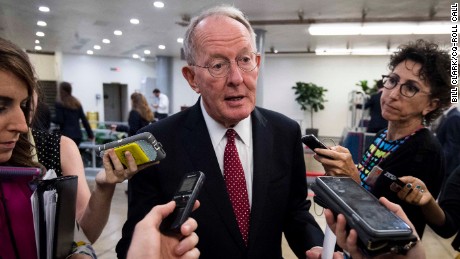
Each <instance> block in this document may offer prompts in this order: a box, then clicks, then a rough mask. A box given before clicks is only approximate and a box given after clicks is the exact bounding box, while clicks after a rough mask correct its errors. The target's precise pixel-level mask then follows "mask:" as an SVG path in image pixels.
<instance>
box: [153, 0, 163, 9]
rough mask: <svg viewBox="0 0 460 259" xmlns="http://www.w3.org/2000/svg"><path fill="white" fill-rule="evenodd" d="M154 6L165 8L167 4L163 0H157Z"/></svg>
mask: <svg viewBox="0 0 460 259" xmlns="http://www.w3.org/2000/svg"><path fill="white" fill-rule="evenodd" d="M153 6H155V7H156V8H163V7H165V4H164V3H163V2H160V1H155V2H153Z"/></svg>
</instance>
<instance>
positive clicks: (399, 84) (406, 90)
mask: <svg viewBox="0 0 460 259" xmlns="http://www.w3.org/2000/svg"><path fill="white" fill-rule="evenodd" d="M389 68H390V71H391V72H390V73H389V75H385V76H383V85H384V89H383V92H382V97H381V98H382V99H381V105H382V116H383V118H385V119H386V120H388V129H386V130H383V131H381V132H379V133H377V134H376V136H375V138H374V140H373V141H372V144H371V145H370V146H369V148H368V149H367V151H366V152H365V153H364V155H363V157H362V160H361V161H360V163H359V164H358V166H355V164H354V163H353V160H352V157H351V154H350V152H349V151H348V149H346V148H344V147H341V146H336V147H332V150H325V149H316V150H315V151H317V153H318V154H320V155H324V156H328V157H330V158H332V159H328V158H325V157H324V156H318V155H315V159H316V160H318V161H319V162H321V163H322V165H323V167H324V169H325V171H326V172H327V173H328V174H331V175H342V176H350V177H352V178H353V179H355V181H357V182H359V183H361V184H362V185H363V186H364V187H365V188H366V189H368V190H369V191H371V192H372V193H373V194H374V195H376V196H377V197H381V196H384V197H386V198H388V199H389V200H390V201H392V202H394V203H397V204H400V205H401V207H402V208H403V209H404V212H405V213H406V214H407V216H408V217H409V219H410V220H411V222H412V223H413V224H414V226H415V228H416V230H417V232H418V233H419V235H420V236H422V235H423V231H424V229H425V225H426V220H425V219H424V218H423V217H420V215H421V214H422V211H421V208H420V207H419V206H415V205H413V204H409V203H406V202H404V201H402V200H401V199H400V198H399V197H398V195H397V193H396V192H393V191H391V190H390V188H389V184H388V182H385V181H378V180H376V178H374V176H375V175H374V176H373V175H372V174H371V172H372V169H373V168H374V167H375V166H376V165H378V166H379V167H381V168H382V169H384V170H386V171H388V172H390V173H392V174H393V175H395V176H396V177H402V176H405V175H412V176H414V177H417V178H419V179H421V180H422V181H423V182H425V183H426V184H427V188H428V189H429V191H430V192H431V193H432V195H433V197H437V195H438V194H439V192H440V189H441V184H442V181H443V177H444V155H443V152H442V149H441V146H440V144H439V142H438V140H437V139H436V138H435V137H434V136H433V134H432V133H431V132H430V130H429V129H427V128H426V127H425V126H426V125H428V124H429V123H430V122H431V121H433V120H434V119H436V118H437V117H438V116H439V115H440V114H442V112H443V110H445V109H446V108H447V107H448V106H449V105H450V90H451V88H452V85H451V84H450V79H449V78H450V56H449V54H448V53H447V52H446V51H444V50H441V49H440V48H439V47H438V46H437V45H436V44H433V43H430V42H427V41H424V40H418V41H416V42H413V43H409V44H407V45H403V46H401V47H400V48H399V50H398V51H397V52H395V53H394V54H393V55H392V56H391V58H390V64H389ZM374 180H376V181H374ZM412 186H415V185H414V184H412Z"/></svg>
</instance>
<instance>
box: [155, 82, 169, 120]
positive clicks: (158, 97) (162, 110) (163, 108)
mask: <svg viewBox="0 0 460 259" xmlns="http://www.w3.org/2000/svg"><path fill="white" fill-rule="evenodd" d="M153 95H154V96H155V101H154V104H153V105H152V106H153V108H154V109H155V118H157V119H158V120H162V119H164V118H166V117H168V114H169V99H168V96H166V94H162V93H161V92H160V89H158V88H155V89H154V90H153Z"/></svg>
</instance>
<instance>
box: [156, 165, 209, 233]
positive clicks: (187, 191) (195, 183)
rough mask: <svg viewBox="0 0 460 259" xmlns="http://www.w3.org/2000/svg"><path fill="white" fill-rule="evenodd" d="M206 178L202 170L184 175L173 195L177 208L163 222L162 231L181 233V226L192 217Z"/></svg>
mask: <svg viewBox="0 0 460 259" xmlns="http://www.w3.org/2000/svg"><path fill="white" fill-rule="evenodd" d="M204 180H205V176H204V174H203V173H202V172H200V171H197V172H191V173H188V174H186V175H184V177H183V178H182V180H181V183H180V184H179V188H178V189H177V191H176V192H175V193H174V196H173V200H174V201H175V202H176V208H175V209H174V211H173V212H172V213H171V214H170V215H169V216H168V217H166V218H165V219H164V220H163V221H162V222H161V225H160V231H161V232H162V233H163V234H168V235H176V234H179V233H180V227H181V226H182V224H183V223H184V222H185V221H186V220H187V219H188V218H189V217H190V213H191V212H192V209H193V205H194V204H195V201H196V199H197V198H198V194H199V193H200V190H201V187H202V186H203V183H204Z"/></svg>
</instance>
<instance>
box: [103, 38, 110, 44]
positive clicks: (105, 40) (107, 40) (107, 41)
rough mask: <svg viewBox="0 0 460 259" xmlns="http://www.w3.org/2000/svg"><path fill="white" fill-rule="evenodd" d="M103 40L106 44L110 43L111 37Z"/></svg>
mask: <svg viewBox="0 0 460 259" xmlns="http://www.w3.org/2000/svg"><path fill="white" fill-rule="evenodd" d="M102 42H103V43H105V44H109V43H110V40H109V39H103V40H102Z"/></svg>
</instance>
